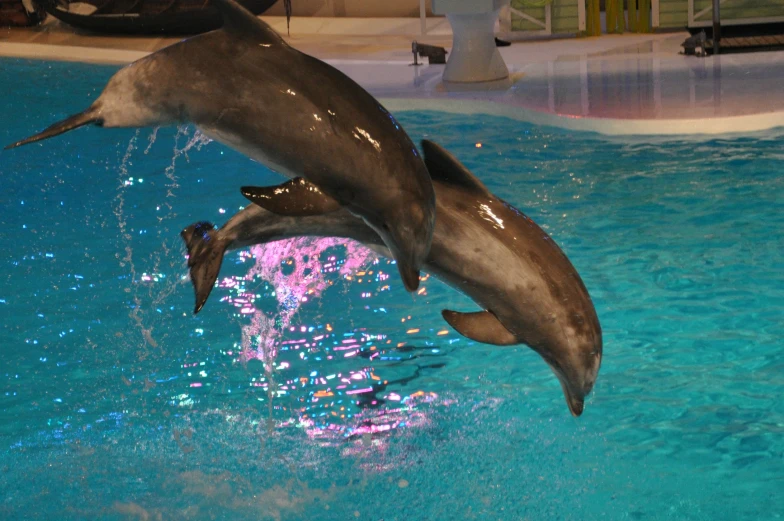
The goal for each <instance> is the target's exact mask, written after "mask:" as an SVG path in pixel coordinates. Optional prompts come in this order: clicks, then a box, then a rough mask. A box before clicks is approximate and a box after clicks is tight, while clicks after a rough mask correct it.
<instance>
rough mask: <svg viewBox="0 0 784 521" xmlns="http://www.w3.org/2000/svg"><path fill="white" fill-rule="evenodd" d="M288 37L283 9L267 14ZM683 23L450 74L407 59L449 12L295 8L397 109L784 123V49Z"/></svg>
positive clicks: (730, 126)
mask: <svg viewBox="0 0 784 521" xmlns="http://www.w3.org/2000/svg"><path fill="white" fill-rule="evenodd" d="M262 18H263V19H264V20H266V21H267V22H268V23H270V24H271V25H272V26H273V27H274V28H275V29H276V30H278V31H279V32H281V34H283V35H284V36H285V35H286V21H285V18H283V17H262ZM688 34H689V33H688V32H687V31H686V30H685V29H684V31H682V32H676V33H666V34H626V35H607V36H600V37H591V38H565V39H555V40H540V41H525V42H514V43H513V45H511V46H510V47H505V48H501V49H500V52H501V54H502V56H503V57H504V60H505V61H506V63H507V65H508V67H509V70H510V77H509V78H508V79H506V80H501V81H497V82H489V83H478V84H449V83H445V82H443V81H442V78H441V75H442V73H443V69H444V65H421V66H418V67H415V66H411V63H413V55H412V53H411V42H412V41H413V40H417V41H420V42H423V43H427V44H433V45H440V46H443V47H446V48H447V50H449V48H450V47H451V30H450V28H449V25H448V23H447V22H446V20H444V19H441V18H431V19H429V20H428V28H427V34H426V35H424V36H423V35H422V34H421V33H420V26H419V20H418V19H414V18H398V19H346V18H344V19H334V18H333V19H328V18H293V19H292V22H291V35H290V36H285V37H286V39H287V41H288V42H289V43H290V44H291V45H293V46H294V47H296V48H298V49H300V50H302V51H303V52H306V53H308V54H312V55H314V56H316V57H318V58H320V59H322V60H326V61H328V62H329V63H331V64H332V65H334V66H336V67H338V68H340V69H341V70H343V71H344V72H345V73H346V74H348V75H349V76H351V77H352V78H354V79H355V80H356V81H357V82H359V83H360V84H361V85H363V86H364V87H365V88H367V89H368V90H369V91H370V92H372V93H373V94H374V95H376V96H377V97H379V98H381V99H382V100H383V102H384V103H385V104H386V105H387V106H388V107H389V108H390V109H391V110H405V109H428V108H429V109H436V110H447V111H453V112H463V113H470V112H485V113H493V114H498V115H504V116H509V117H514V118H518V119H521V120H526V121H532V122H535V123H540V124H547V125H555V126H559V127H564V128H569V129H575V130H588V131H596V132H601V133H604V134H615V135H617V134H649V135H670V134H704V135H714V134H723V133H732V132H751V131H758V130H766V129H770V128H774V127H778V126H781V125H782V122H784V92H783V91H782V90H781V85H782V84H784V52H781V51H777V52H767V53H757V54H744V55H737V54H727V55H719V56H711V57H708V58H697V57H694V56H684V55H683V54H681V51H682V48H681V43H682V42H683V41H684V39H685V38H686V37H687V36H688ZM178 40H179V38H155V37H153V38H146V37H107V36H97V35H90V34H81V33H78V32H76V31H75V30H74V29H71V28H69V27H68V26H65V25H64V24H62V23H60V22H58V21H56V20H49V21H47V23H45V24H44V25H42V26H40V27H37V28H32V29H31V28H28V29H0V57H19V58H32V59H45V60H72V61H86V62H97V63H111V64H125V63H129V62H131V61H133V60H136V59H138V58H140V57H142V56H145V55H146V54H148V53H150V52H154V51H155V50H157V49H160V48H162V47H165V46H167V45H171V44H172V43H174V42H176V41H178Z"/></svg>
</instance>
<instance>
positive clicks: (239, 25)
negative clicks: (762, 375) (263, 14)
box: [212, 0, 283, 44]
mask: <svg viewBox="0 0 784 521" xmlns="http://www.w3.org/2000/svg"><path fill="white" fill-rule="evenodd" d="M212 3H213V4H215V7H216V8H217V9H218V11H220V14H221V16H222V17H223V29H224V30H225V31H227V32H229V33H232V34H238V35H248V36H252V37H254V38H256V39H258V40H261V41H263V42H264V43H271V44H273V43H283V38H281V37H280V35H279V34H278V33H276V32H275V30H274V29H273V28H272V27H270V26H269V25H267V24H266V23H264V22H263V21H261V20H260V19H259V18H257V17H256V16H254V15H253V13H251V12H250V11H248V10H247V9H245V8H244V7H242V6H241V5H240V4H238V3H237V2H235V1H234V0H212Z"/></svg>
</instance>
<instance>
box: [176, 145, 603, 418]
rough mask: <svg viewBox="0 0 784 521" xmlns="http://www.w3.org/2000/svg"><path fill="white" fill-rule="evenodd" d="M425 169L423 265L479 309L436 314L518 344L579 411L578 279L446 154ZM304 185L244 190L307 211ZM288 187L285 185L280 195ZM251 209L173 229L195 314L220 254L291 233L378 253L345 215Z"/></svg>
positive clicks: (429, 148) (475, 335)
mask: <svg viewBox="0 0 784 521" xmlns="http://www.w3.org/2000/svg"><path fill="white" fill-rule="evenodd" d="M422 146H423V148H424V151H425V163H426V164H427V167H428V170H429V171H430V173H431V175H432V177H433V186H434V188H435V190H436V202H437V218H436V228H435V232H434V235H433V246H432V248H431V250H430V255H429V256H428V258H427V261H426V265H425V269H426V270H427V271H430V272H432V273H433V274H435V275H436V276H438V277H439V278H440V279H442V280H443V281H445V282H447V283H448V284H450V285H451V286H453V287H455V288H456V289H459V290H460V291H462V292H463V293H465V294H466V295H468V296H469V297H471V298H472V299H473V300H474V301H475V302H476V303H477V304H479V305H480V306H481V307H482V308H484V309H485V310H486V311H479V312H476V313H459V312H457V311H450V310H444V311H443V313H442V314H443V316H444V318H445V319H446V321H447V322H449V324H450V325H452V327H454V328H455V329H456V330H457V331H458V332H460V333H461V334H463V335H465V336H466V337H468V338H471V339H473V340H476V341H479V342H485V343H488V344H496V345H512V344H520V343H523V344H527V345H529V346H530V347H531V348H533V349H534V350H535V351H536V352H537V353H539V354H540V355H541V356H542V358H544V359H545V361H547V363H548V364H549V365H550V367H551V368H552V369H553V371H554V372H555V374H556V375H557V376H558V379H559V380H560V382H561V385H562V387H563V390H564V394H565V395H566V401H567V403H568V405H569V410H570V411H571V412H572V414H574V415H579V414H580V413H582V410H583V402H584V399H585V396H586V395H587V394H588V393H589V392H590V391H591V389H592V387H593V384H594V381H595V380H596V376H597V373H598V371H599V365H600V363H601V358H602V333H601V328H600V326H599V320H598V318H597V316H596V310H595V309H594V306H593V304H592V302H591V299H590V297H589V295H588V291H587V290H586V289H585V286H584V285H583V282H582V280H581V279H580V276H579V275H578V274H577V272H576V271H575V269H574V267H573V266H572V264H571V263H570V262H569V260H568V259H567V258H566V256H565V255H564V254H563V252H562V251H561V249H560V248H559V247H558V246H557V245H556V244H555V242H553V240H552V239H551V238H550V237H549V236H548V235H547V234H546V233H545V232H544V231H543V230H542V229H541V228H540V227H539V226H537V225H536V223H534V222H533V221H532V220H531V219H529V218H528V217H526V216H525V215H523V214H522V213H521V212H519V211H518V210H516V209H514V208H513V207H511V206H509V205H508V204H507V203H505V202H504V201H502V200H501V199H498V198H497V197H495V196H494V195H493V194H492V193H490V192H489V191H488V190H487V188H485V186H484V185H483V184H482V183H481V182H480V181H479V180H478V179H476V178H475V177H474V176H473V175H472V174H471V172H469V171H468V170H467V169H466V168H465V167H464V166H463V165H461V164H460V163H459V162H458V161H457V160H456V159H455V158H454V157H453V156H451V155H450V154H449V153H448V152H446V151H445V150H444V149H443V148H441V147H439V146H438V145H436V144H435V143H432V142H429V141H424V142H423V143H422ZM305 186H310V185H308V184H307V183H306V182H305V181H299V180H294V181H290V182H289V183H287V184H285V185H282V186H281V187H271V188H253V189H251V188H246V189H243V191H244V192H245V193H246V195H247V196H249V198H251V200H253V201H254V202H256V203H257V204H258V205H261V206H264V207H265V208H270V207H271V208H273V209H274V208H275V207H276V206H278V205H293V206H296V205H309V204H314V202H317V201H318V200H320V199H322V198H326V197H327V196H326V195H324V194H321V193H320V192H318V190H317V189H315V188H314V187H312V186H310V188H311V190H304V189H303V187H305ZM290 188H292V189H291V190H290ZM258 205H251V206H249V207H247V208H246V209H245V210H243V211H241V212H240V213H238V214H237V215H235V216H234V217H232V218H231V220H229V222H228V223H226V224H225V225H224V226H223V228H221V229H220V230H214V229H213V225H212V224H210V223H197V224H194V225H191V226H189V227H188V228H187V229H185V230H184V231H183V232H182V236H183V238H184V239H185V241H186V243H187V246H188V252H189V254H190V257H189V260H188V264H189V266H190V270H191V280H192V281H193V285H194V288H195V290H196V311H197V312H198V311H199V310H200V309H201V307H202V306H203V305H204V302H205V301H206V300H207V297H208V296H209V294H210V291H211V290H212V287H213V285H214V283H215V280H216V278H217V276H218V272H219V270H220V265H221V259H222V258H223V254H224V252H225V251H226V250H227V249H234V248H241V247H244V246H248V245H251V244H258V243H265V242H271V241H276V240H280V239H283V238H287V237H292V236H299V235H315V236H339V237H347V238H351V239H355V240H357V241H360V242H363V243H365V244H367V245H369V246H371V247H373V248H374V249H377V250H379V252H380V253H382V254H383V253H384V249H383V247H381V244H382V242H381V239H380V238H379V237H378V236H377V235H376V234H375V233H373V230H371V229H370V228H368V227H367V226H365V225H364V223H363V222H362V221H361V220H360V219H357V218H355V217H354V216H352V215H351V214H350V213H348V212H346V211H339V212H332V213H328V214H324V215H319V216H309V217H282V216H279V215H275V214H273V213H270V212H269V211H267V210H265V209H264V208H261V207H259V206H258Z"/></svg>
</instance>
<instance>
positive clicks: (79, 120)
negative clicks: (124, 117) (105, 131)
mask: <svg viewBox="0 0 784 521" xmlns="http://www.w3.org/2000/svg"><path fill="white" fill-rule="evenodd" d="M102 122H103V120H102V119H101V118H100V116H98V113H97V111H96V110H95V109H94V108H93V107H90V108H89V109H87V110H85V111H84V112H80V113H79V114H74V115H73V116H71V117H69V118H66V119H64V120H63V121H60V122H59V123H55V124H54V125H52V126H50V127H49V128H47V129H46V130H44V131H42V132H39V133H38V134H35V135H34V136H30V137H29V138H27V139H23V140H21V141H17V142H16V143H13V144H11V145H8V146H6V147H5V148H4V149H3V150H8V149H11V148H16V147H20V146H22V145H26V144H28V143H35V142H36V141H41V140H42V139H48V138H50V137H53V136H57V135H59V134H62V133H64V132H68V131H69V130H73V129H75V128H79V127H83V126H84V125H89V124H90V123H97V124H99V125H100V124H101V123H102Z"/></svg>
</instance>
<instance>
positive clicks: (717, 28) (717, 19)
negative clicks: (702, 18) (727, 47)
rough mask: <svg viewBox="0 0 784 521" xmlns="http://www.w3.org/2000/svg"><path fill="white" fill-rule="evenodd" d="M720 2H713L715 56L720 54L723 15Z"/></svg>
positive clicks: (718, 0)
mask: <svg viewBox="0 0 784 521" xmlns="http://www.w3.org/2000/svg"><path fill="white" fill-rule="evenodd" d="M720 3H721V2H720V0H713V54H714V55H716V54H719V47H720V46H719V41H720V40H721V13H720V12H719V4H720Z"/></svg>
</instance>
